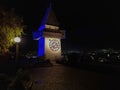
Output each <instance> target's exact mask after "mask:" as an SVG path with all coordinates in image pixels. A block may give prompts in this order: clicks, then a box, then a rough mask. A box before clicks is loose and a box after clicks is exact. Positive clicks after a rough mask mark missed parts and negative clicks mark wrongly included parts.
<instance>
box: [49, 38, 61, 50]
mask: <svg viewBox="0 0 120 90" xmlns="http://www.w3.org/2000/svg"><path fill="white" fill-rule="evenodd" d="M49 47H50V49H51V50H52V51H58V50H59V49H60V42H59V41H58V40H56V39H49Z"/></svg>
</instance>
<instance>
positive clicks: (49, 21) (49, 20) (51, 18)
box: [46, 7, 59, 26]
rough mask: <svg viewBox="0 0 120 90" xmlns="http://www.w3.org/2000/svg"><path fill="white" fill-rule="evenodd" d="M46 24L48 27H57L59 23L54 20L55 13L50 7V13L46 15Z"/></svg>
mask: <svg viewBox="0 0 120 90" xmlns="http://www.w3.org/2000/svg"><path fill="white" fill-rule="evenodd" d="M46 24H48V25H54V26H59V22H58V20H57V18H56V15H55V12H54V10H53V8H52V7H50V11H49V13H48V17H47V20H46Z"/></svg>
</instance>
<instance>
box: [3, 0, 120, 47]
mask: <svg viewBox="0 0 120 90" xmlns="http://www.w3.org/2000/svg"><path fill="white" fill-rule="evenodd" d="M3 1H4V5H3ZM3 1H1V2H2V3H1V5H3V6H7V7H8V6H9V7H13V8H15V10H16V12H17V13H18V14H19V15H21V16H22V17H23V18H24V22H25V24H26V25H27V31H28V32H31V31H32V30H36V29H37V28H38V27H39V25H40V22H41V20H42V18H43V16H44V13H45V10H46V6H47V4H48V3H47V2H48V1H49V0H3ZM53 2H54V4H53V8H54V10H55V13H56V17H57V18H58V21H59V22H60V24H61V27H62V28H64V29H65V30H66V39H65V40H64V41H65V42H66V43H64V44H65V45H66V46H67V47H69V48H71V47H75V48H77V47H79V48H104V47H107V48H109V47H111V48H114V47H115V48H119V47H120V40H119V38H120V35H119V34H120V27H119V26H120V23H119V21H120V18H119V16H120V14H119V9H120V8H119V3H118V2H116V1H115V0H114V1H110V0H100V1H97V0H54V1H53Z"/></svg>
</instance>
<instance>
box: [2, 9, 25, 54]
mask: <svg viewBox="0 0 120 90" xmlns="http://www.w3.org/2000/svg"><path fill="white" fill-rule="evenodd" d="M23 27H24V26H23V19H22V18H21V17H19V16H17V15H16V14H15V12H14V9H11V10H8V9H3V8H0V55H4V54H5V53H7V52H9V48H10V47H11V46H13V44H14V43H15V42H14V40H13V39H14V38H15V37H16V36H21V35H22V33H23Z"/></svg>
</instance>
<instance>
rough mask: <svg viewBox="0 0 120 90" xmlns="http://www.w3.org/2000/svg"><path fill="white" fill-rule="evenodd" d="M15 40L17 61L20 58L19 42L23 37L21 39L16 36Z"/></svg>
mask: <svg viewBox="0 0 120 90" xmlns="http://www.w3.org/2000/svg"><path fill="white" fill-rule="evenodd" d="M14 41H15V42H16V57H15V59H16V61H17V60H18V55H19V45H18V43H20V41H21V39H20V37H15V38H14Z"/></svg>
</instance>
